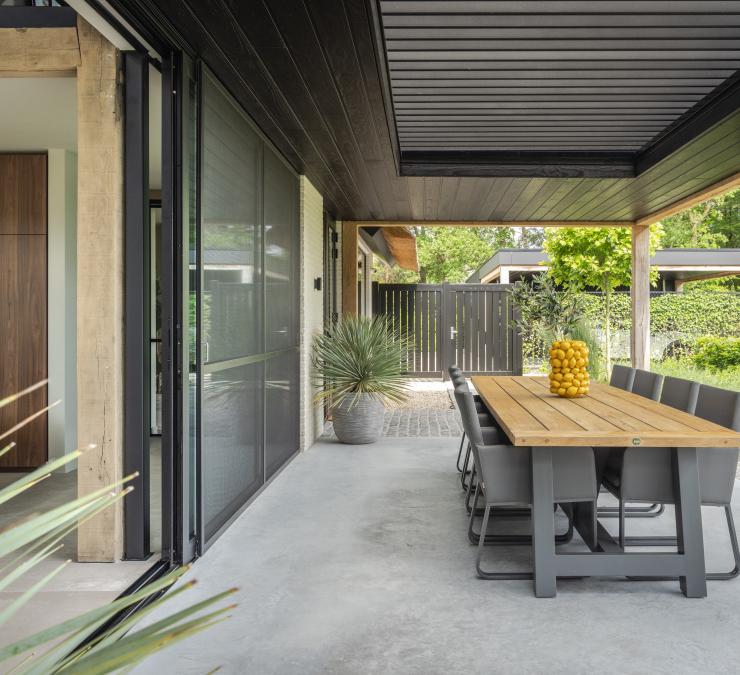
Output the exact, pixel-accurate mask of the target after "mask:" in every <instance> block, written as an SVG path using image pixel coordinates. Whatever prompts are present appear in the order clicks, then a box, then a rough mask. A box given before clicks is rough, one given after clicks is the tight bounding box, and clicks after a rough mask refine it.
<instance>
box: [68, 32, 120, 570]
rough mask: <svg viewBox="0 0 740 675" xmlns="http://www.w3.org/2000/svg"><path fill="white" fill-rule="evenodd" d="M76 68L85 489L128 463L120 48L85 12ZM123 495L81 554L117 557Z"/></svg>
mask: <svg viewBox="0 0 740 675" xmlns="http://www.w3.org/2000/svg"><path fill="white" fill-rule="evenodd" d="M78 29H79V35H80V48H81V54H82V59H81V63H80V67H79V69H78V70H77V154H78V172H77V438H78V443H79V445H80V446H82V447H84V446H86V445H88V444H94V446H95V447H94V448H93V449H92V450H89V451H88V452H86V453H85V454H84V455H83V456H82V457H80V459H79V460H78V469H77V494H78V496H79V497H82V496H84V495H87V494H89V493H91V492H94V491H96V490H99V489H101V488H103V487H105V486H107V485H110V484H111V483H114V482H115V481H117V480H119V479H120V478H121V476H122V473H123V260H124V251H123V243H124V238H123V180H124V176H123V159H124V158H123V124H122V115H121V112H122V101H121V100H120V95H119V87H118V82H119V74H120V73H119V52H118V50H117V49H116V48H115V47H114V46H113V45H112V44H111V43H110V42H108V41H107V40H106V39H105V38H104V37H103V36H102V35H101V34H100V33H98V31H97V30H95V28H93V26H91V25H90V24H89V23H87V22H86V21H85V20H84V19H82V18H79V24H78ZM122 513H123V510H122V505H121V502H120V501H119V502H117V503H116V504H115V505H114V506H111V507H109V508H107V509H106V510H105V511H103V512H101V513H99V514H98V515H96V516H95V517H94V518H91V519H90V520H88V521H86V522H84V523H82V524H81V525H80V527H79V529H78V531H77V557H78V560H79V561H81V562H113V561H115V560H119V559H120V558H121V553H122V543H123V536H122V534H123V527H122V525H123V519H122Z"/></svg>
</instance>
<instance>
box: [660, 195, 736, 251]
mask: <svg viewBox="0 0 740 675" xmlns="http://www.w3.org/2000/svg"><path fill="white" fill-rule="evenodd" d="M662 225H663V238H662V240H661V242H660V245H661V247H663V248H721V247H725V246H726V247H728V248H737V247H739V246H740V189H739V190H733V191H732V192H728V193H727V194H724V195H721V196H719V197H714V198H712V199H709V200H707V201H705V202H703V203H701V204H697V205H696V206H692V207H691V208H688V209H686V210H684V211H681V212H680V213H677V214H676V215H675V216H670V217H669V218H665V219H664V220H663V221H662Z"/></svg>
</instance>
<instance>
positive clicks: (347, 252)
mask: <svg viewBox="0 0 740 675" xmlns="http://www.w3.org/2000/svg"><path fill="white" fill-rule="evenodd" d="M357 230H358V224H357V223H356V222H353V221H344V222H343V223H342V314H347V315H349V314H357V239H358V236H357V235H358V232H357Z"/></svg>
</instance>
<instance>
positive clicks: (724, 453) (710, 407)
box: [604, 378, 740, 579]
mask: <svg viewBox="0 0 740 675" xmlns="http://www.w3.org/2000/svg"><path fill="white" fill-rule="evenodd" d="M664 392H666V393H665V395H664V396H662V397H661V403H666V404H667V405H672V406H673V407H676V408H679V409H683V410H685V411H686V412H692V407H693V408H694V410H693V412H694V414H695V415H696V416H697V417H701V418H703V419H706V420H709V421H711V422H715V423H716V424H720V425H722V426H725V427H729V428H731V429H734V430H735V431H740V392H734V391H728V390H726V389H720V388H718V387H711V386H709V385H705V384H703V385H697V384H696V383H695V382H688V381H686V380H678V379H677V378H666V381H665V384H664ZM737 460H738V448H701V449H699V451H698V464H699V490H700V495H701V503H702V505H705V506H721V507H723V508H724V511H725V519H726V521H727V529H728V531H729V535H730V544H731V547H732V554H733V557H734V561H735V567H734V568H733V569H732V570H731V571H729V572H710V573H708V574H707V579H732V578H734V577H736V576H737V575H738V573H740V548H739V547H738V540H737V533H736V530H735V524H734V521H733V517H732V508H731V506H730V500H731V499H732V489H733V487H734V482H735V473H736V471H737ZM604 485H605V486H606V487H607V489H608V490H609V491H610V492H611V493H612V494H613V495H614V496H615V497H617V499H619V504H620V509H621V512H620V518H619V542H620V545H621V546H622V548H624V546H625V545H629V546H633V545H634V546H639V545H643V546H655V545H666V544H667V545H675V543H676V539H675V537H630V538H627V537H626V534H625V519H624V513H623V511H624V504H625V502H627V501H630V502H651V503H661V504H674V503H675V495H674V491H673V471H672V462H671V449H670V448H627V449H626V450H625V452H624V455H623V457H622V462H621V465H620V466H619V467H618V469H616V468H615V467H607V471H606V472H605V476H604Z"/></svg>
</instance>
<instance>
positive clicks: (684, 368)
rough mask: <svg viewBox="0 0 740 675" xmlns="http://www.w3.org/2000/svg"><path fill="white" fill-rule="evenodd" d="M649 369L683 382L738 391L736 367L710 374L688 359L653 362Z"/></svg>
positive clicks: (739, 380) (738, 370)
mask: <svg viewBox="0 0 740 675" xmlns="http://www.w3.org/2000/svg"><path fill="white" fill-rule="evenodd" d="M650 369H651V370H653V371H655V372H656V373H660V374H661V375H672V376H673V377H682V378H684V379H685V380H694V381H695V382H701V383H702V384H710V385H712V386H714V387H722V388H723V389H733V390H734V391H740V367H738V366H735V367H733V368H728V369H727V370H723V371H718V372H711V371H709V370H705V369H704V368H700V367H699V366H697V365H696V364H695V363H694V362H693V361H691V360H690V359H664V360H662V361H653V362H652V363H651V364H650Z"/></svg>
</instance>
